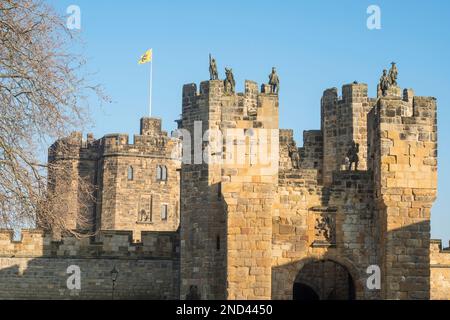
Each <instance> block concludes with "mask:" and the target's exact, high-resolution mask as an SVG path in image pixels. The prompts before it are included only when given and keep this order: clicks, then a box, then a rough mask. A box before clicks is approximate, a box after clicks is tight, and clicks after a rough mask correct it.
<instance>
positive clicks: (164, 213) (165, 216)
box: [161, 204, 168, 221]
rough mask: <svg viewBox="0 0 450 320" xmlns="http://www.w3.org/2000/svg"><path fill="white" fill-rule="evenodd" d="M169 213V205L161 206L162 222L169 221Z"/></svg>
mask: <svg viewBox="0 0 450 320" xmlns="http://www.w3.org/2000/svg"><path fill="white" fill-rule="evenodd" d="M167 211H168V206H167V204H163V205H162V206H161V220H163V221H167Z"/></svg>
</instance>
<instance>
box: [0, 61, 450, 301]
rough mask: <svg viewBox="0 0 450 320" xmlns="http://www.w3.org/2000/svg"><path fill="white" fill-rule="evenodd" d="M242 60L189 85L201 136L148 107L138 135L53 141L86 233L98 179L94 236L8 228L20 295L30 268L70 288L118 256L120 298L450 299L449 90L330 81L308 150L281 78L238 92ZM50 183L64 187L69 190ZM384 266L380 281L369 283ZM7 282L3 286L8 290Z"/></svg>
mask: <svg viewBox="0 0 450 320" xmlns="http://www.w3.org/2000/svg"><path fill="white" fill-rule="evenodd" d="M273 70H274V71H275V70H276V69H275V68H274V69H273ZM274 71H273V72H274ZM231 72H232V71H231V70H229V69H227V73H228V76H229V78H228V80H227V81H226V82H224V81H222V80H211V81H203V82H201V83H200V85H199V86H198V87H199V90H197V89H198V88H197V84H193V83H192V84H186V85H185V86H183V90H182V119H181V120H179V121H177V122H178V125H179V129H182V130H185V131H184V133H186V131H188V132H189V133H190V139H191V141H188V140H187V139H189V136H188V135H183V137H182V139H178V138H174V137H169V135H168V134H167V132H165V131H163V130H162V121H161V119H159V118H142V119H141V126H140V132H139V134H138V135H135V136H134V141H133V143H130V141H129V137H128V135H126V134H113V135H107V136H105V137H103V138H101V139H97V140H96V139H95V138H94V137H93V136H92V135H88V137H87V139H86V140H85V141H83V139H82V136H81V133H74V134H72V135H71V136H70V137H68V138H66V139H62V140H60V141H57V142H56V143H55V144H54V145H53V146H52V147H51V148H50V149H49V162H50V163H63V164H64V165H65V167H66V168H67V170H68V175H67V176H68V177H69V181H70V183H69V184H68V185H69V187H68V190H65V191H66V192H67V195H68V197H67V200H68V201H67V202H68V207H67V208H68V209H67V213H68V218H67V222H68V223H69V225H70V226H73V227H74V229H76V226H77V225H76V218H77V215H79V214H80V208H79V205H78V203H77V202H76V201H75V200H76V199H75V198H77V197H74V196H73V195H77V193H78V192H79V190H78V188H79V185H78V184H77V183H75V182H76V181H77V178H79V177H82V178H85V179H86V178H88V180H89V179H91V180H90V181H92V183H93V184H94V185H95V186H96V188H98V191H97V193H96V196H95V200H94V201H93V202H92V203H90V204H89V210H88V212H89V215H90V217H91V218H92V220H93V221H95V226H94V227H93V230H92V231H95V236H92V237H89V238H82V239H77V238H75V237H72V236H69V235H59V236H60V239H58V241H55V238H57V237H56V236H55V234H52V233H51V232H50V231H51V230H44V231H40V230H36V231H33V230H32V231H24V232H23V234H22V240H21V241H14V239H13V233H12V231H4V230H3V231H2V230H0V272H1V270H2V269H6V270H13V272H10V271H7V277H6V278H7V279H8V280H9V281H10V282H11V283H12V285H11V286H12V287H13V288H14V291H13V293H11V294H15V295H17V296H20V297H25V298H26V297H29V296H30V293H28V292H25V291H24V290H23V289H20V282H19V281H18V279H19V276H16V274H18V275H20V277H23V276H24V275H25V278H26V276H27V270H29V272H30V273H33V274H36V275H37V277H36V278H33V279H31V278H26V280H24V281H27V283H30V284H31V286H33V288H34V287H42V281H43V280H42V279H44V278H45V277H47V275H45V274H42V272H41V271H40V270H42V269H43V268H49V271H48V273H49V274H51V275H52V279H56V280H55V283H52V286H54V287H55V288H59V287H60V284H59V282H61V277H60V276H59V275H60V274H65V268H67V265H68V264H76V265H80V266H81V267H82V268H83V270H86V271H83V272H86V277H87V279H97V278H101V277H102V275H103V276H104V275H105V274H109V272H110V270H111V269H112V268H113V267H115V266H116V267H117V268H118V269H119V270H120V272H121V277H120V279H122V277H123V279H124V280H123V281H124V282H125V283H124V282H122V283H121V285H122V286H123V287H121V288H122V289H119V292H118V294H119V297H121V298H128V297H137V298H139V297H145V298H156V299H168V298H172V299H174V298H175V299H182V300H184V299H190V298H199V299H211V300H217V299H229V300H233V299H251V300H268V299H281V300H288V299H301V298H305V296H302V295H303V294H305V290H309V291H308V292H309V294H310V295H311V297H314V295H315V296H317V298H319V299H333V300H345V299H429V298H432V299H448V298H449V297H450V255H449V253H450V248H447V249H444V248H443V245H442V242H441V241H437V240H430V219H431V208H432V206H433V204H434V201H435V199H436V197H437V169H438V162H437V150H438V145H437V141H438V139H437V103H436V99H435V98H432V97H417V96H415V94H414V91H413V90H412V89H405V90H403V91H402V90H401V89H400V87H398V86H397V85H389V86H388V87H387V88H386V87H381V86H379V88H378V89H379V90H378V91H379V92H378V95H377V97H376V98H372V97H369V96H368V86H367V84H364V83H358V82H354V83H351V84H346V85H344V86H343V87H342V97H339V92H338V89H337V88H330V89H327V90H325V91H324V93H323V96H322V99H321V128H320V130H308V131H304V132H303V145H302V146H301V147H299V146H298V145H297V142H296V141H295V139H294V130H286V129H280V128H279V112H280V110H282V106H280V104H279V95H278V89H279V88H278V85H277V83H278V82H276V81H271V83H272V84H263V85H262V86H261V87H259V85H258V84H257V83H256V82H254V81H249V80H246V81H245V83H244V88H245V89H244V92H235V90H234V87H235V84H234V79H232V77H230V73H231ZM273 74H274V73H272V75H273ZM212 78H214V79H217V77H212ZM390 81H393V80H392V79H391V80H390ZM393 83H394V82H392V84H393ZM259 88H261V91H259ZM381 89H383V90H381ZM196 122H201V123H196ZM199 129H200V130H199ZM206 133H208V135H206ZM199 139H200V140H201V142H202V143H201V148H200V147H199V146H198V145H196V146H195V147H194V145H195V142H198V141H197V140H199ZM219 142H220V143H219ZM182 143H186V145H188V146H189V145H190V146H192V148H190V149H185V148H183V152H184V156H185V157H187V158H189V157H188V156H190V160H191V162H189V161H183V162H181V159H180V156H181V154H180V152H179V151H180V149H181V147H182ZM64 144H65V145H64ZM63 147H68V148H67V150H65V149H64V148H63ZM183 147H184V146H183ZM259 148H263V150H264V148H267V149H265V151H266V152H268V153H269V156H268V157H267V158H268V159H269V161H268V162H264V161H261V160H267V159H262V158H264V156H267V155H261V153H260V152H261V150H260V149H259ZM175 151H176V152H175ZM186 153H187V154H186ZM206 158H207V159H208V160H212V161H205V159H206ZM183 160H185V159H183ZM216 160H218V161H216ZM54 174H55V173H54V172H52V171H51V170H50V171H49V175H50V176H52V175H54ZM53 182H54V183H52V184H51V187H53V188H54V189H52V190H53V192H58V191H59V190H61V189H63V187H64V185H62V182H61V181H58V180H57V179H56V180H55V181H53ZM66 183H67V181H66ZM66 187H67V185H66ZM49 261H52V263H50V262H49ZM374 266H379V267H380V268H381V277H382V288H381V290H378V289H377V290H372V289H370V288H369V287H368V286H367V275H368V271H367V270H368V268H369V269H370V268H371V267H374ZM16 269H17V270H16ZM122 272H123V273H124V275H122ZM133 273H134V274H133ZM25 278H22V279H25ZM2 279H4V277H3V278H2V277H1V276H0V280H2ZM101 279H103V278H101ZM102 281H103V280H102ZM121 281H122V280H121ZM0 282H1V281H0ZM94 282H95V281H94ZM88 286H90V287H89V288H88V290H87V291H85V292H83V293H82V294H84V296H83V297H89V298H92V297H93V298H105V292H106V291H105V288H106V287H105V286H102V284H95V286H92V285H91V284H89V285H88ZM130 288H132V289H130ZM133 290H136V292H138V293H135V292H131V291H133ZM42 292H43V293H42V297H45V298H47V297H50V298H54V297H55V295H56V291H55V290H53V291H52V290H50V289H48V290H42ZM8 294H9V293H5V291H2V290H0V298H2V297H4V296H8Z"/></svg>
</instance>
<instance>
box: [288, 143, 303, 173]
mask: <svg viewBox="0 0 450 320" xmlns="http://www.w3.org/2000/svg"><path fill="white" fill-rule="evenodd" d="M288 150H289V158H291V161H292V167H293V168H294V169H299V168H300V155H299V153H298V148H297V146H296V144H295V142H292V144H290V145H289V147H288Z"/></svg>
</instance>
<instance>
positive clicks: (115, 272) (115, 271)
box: [111, 266, 119, 300]
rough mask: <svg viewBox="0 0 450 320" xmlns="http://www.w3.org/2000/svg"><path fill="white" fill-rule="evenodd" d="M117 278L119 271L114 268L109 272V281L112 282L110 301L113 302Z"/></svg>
mask: <svg viewBox="0 0 450 320" xmlns="http://www.w3.org/2000/svg"><path fill="white" fill-rule="evenodd" d="M118 276H119V271H117V269H116V266H114V268H113V269H112V270H111V280H112V300H114V289H115V288H116V280H117V277H118Z"/></svg>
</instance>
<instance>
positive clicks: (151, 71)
mask: <svg viewBox="0 0 450 320" xmlns="http://www.w3.org/2000/svg"><path fill="white" fill-rule="evenodd" d="M152 94H153V54H152V60H151V61H150V102H149V108H150V117H151V116H152V98H153V97H152Z"/></svg>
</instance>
